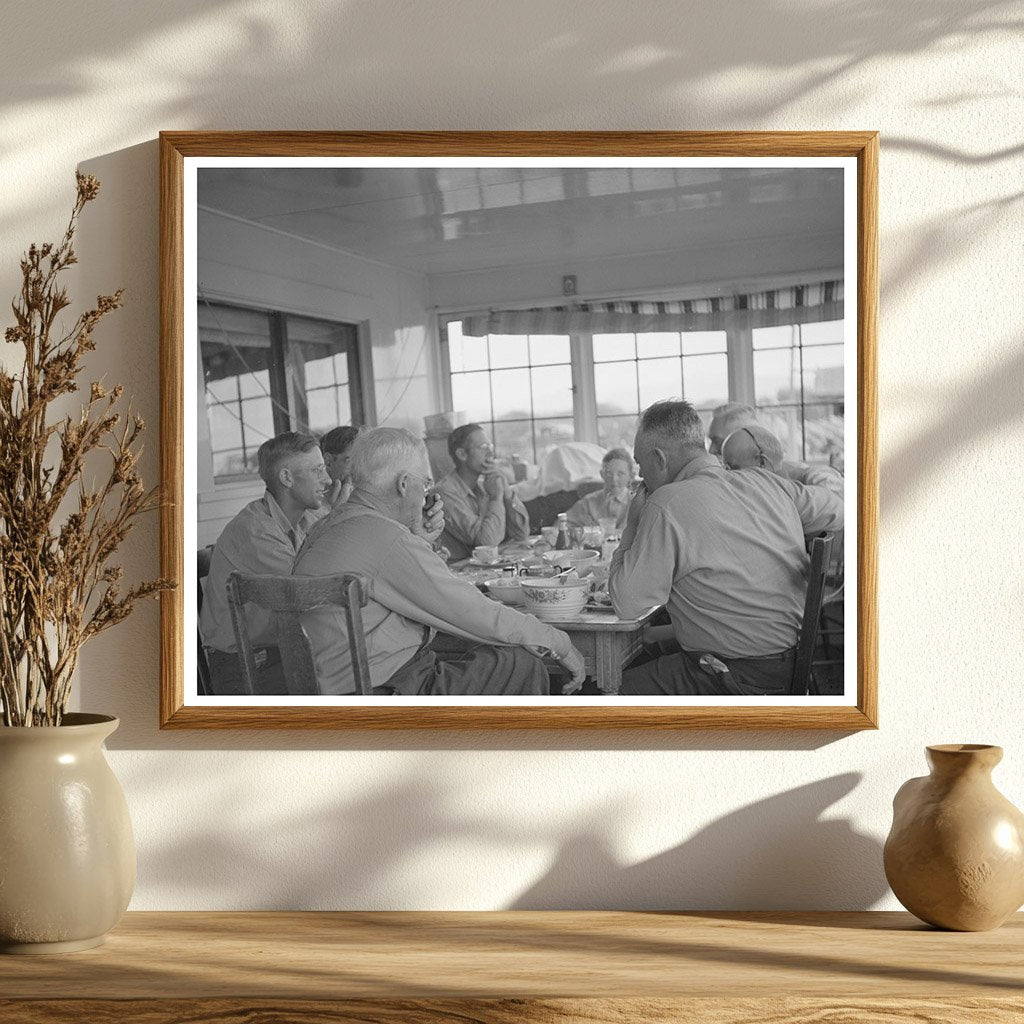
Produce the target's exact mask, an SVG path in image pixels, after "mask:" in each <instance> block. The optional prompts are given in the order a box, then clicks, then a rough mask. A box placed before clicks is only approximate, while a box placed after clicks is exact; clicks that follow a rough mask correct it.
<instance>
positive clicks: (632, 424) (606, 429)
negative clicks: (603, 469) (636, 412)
mask: <svg viewBox="0 0 1024 1024" xmlns="http://www.w3.org/2000/svg"><path fill="white" fill-rule="evenodd" d="M635 435H636V417H635V416H600V417H598V420H597V443H598V444H599V445H600V446H601V447H602V448H625V449H626V451H627V452H632V450H633V438H634V436H635Z"/></svg>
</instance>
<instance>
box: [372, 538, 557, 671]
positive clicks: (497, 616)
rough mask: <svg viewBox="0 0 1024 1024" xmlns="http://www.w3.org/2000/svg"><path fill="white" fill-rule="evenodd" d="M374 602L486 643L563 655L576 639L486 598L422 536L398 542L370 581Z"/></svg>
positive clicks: (434, 627) (464, 636) (448, 631)
mask: <svg viewBox="0 0 1024 1024" xmlns="http://www.w3.org/2000/svg"><path fill="white" fill-rule="evenodd" d="M371 587H372V595H371V596H372V597H373V600H375V601H377V602H378V603H380V604H382V605H384V606H385V607H386V608H389V609H391V610H392V611H394V612H397V613H398V614H399V615H403V616H405V617H406V618H409V619H413V620H415V621H417V622H422V623H424V624H425V625H427V626H430V627H431V628H433V629H438V630H441V631H442V632H445V633H453V634H454V635H456V636H461V637H463V638H465V639H466V640H475V641H478V642H481V643H490V644H506V645H510V646H516V645H522V646H526V647H540V648H543V649H545V650H548V651H551V652H552V653H553V654H554V655H555V656H556V657H564V655H565V654H566V653H567V652H568V650H569V647H570V646H571V642H570V640H569V637H568V636H567V635H566V634H565V633H563V632H562V631H561V630H559V629H555V628H554V627H553V626H549V625H548V624H547V623H544V622H541V621H540V620H539V619H536V618H534V617H533V616H532V615H525V614H523V613H522V612H518V611H516V610H515V609H514V608H510V607H509V606H508V605H504V604H501V603H500V602H498V601H492V600H490V599H489V598H487V597H484V595H483V594H481V593H480V591H479V590H477V589H476V587H475V586H473V585H472V584H471V583H469V582H468V581H466V580H461V579H459V578H458V577H457V576H453V575H452V573H451V571H450V570H449V569H448V567H447V566H446V565H445V564H444V562H442V561H441V559H440V558H438V556H437V555H436V554H435V553H434V552H433V551H432V550H431V549H430V546H429V545H428V544H427V543H426V542H425V541H423V540H422V539H421V538H419V537H410V538H409V539H408V540H406V541H405V542H404V543H398V544H395V545H394V546H393V547H392V549H391V551H390V552H389V554H388V557H387V559H386V561H385V563H384V564H383V565H382V566H381V569H380V571H379V572H378V573H377V575H375V577H374V578H373V581H372V583H371Z"/></svg>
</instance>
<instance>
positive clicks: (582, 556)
mask: <svg viewBox="0 0 1024 1024" xmlns="http://www.w3.org/2000/svg"><path fill="white" fill-rule="evenodd" d="M600 557H601V552H600V551H587V550H586V549H584V548H570V549H568V550H566V551H545V552H544V560H545V561H546V562H550V563H551V564H552V565H560V566H561V567H562V568H563V569H570V568H571V569H575V570H576V571H577V572H579V573H584V572H586V571H587V570H588V569H589V568H590V567H591V566H592V565H593V564H594V563H595V562H597V561H598V560H599V559H600Z"/></svg>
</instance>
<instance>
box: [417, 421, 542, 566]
mask: <svg viewBox="0 0 1024 1024" xmlns="http://www.w3.org/2000/svg"><path fill="white" fill-rule="evenodd" d="M448 454H449V455H451V457H452V462H454V463H455V468H454V469H453V470H452V471H451V472H450V473H449V474H448V475H447V476H445V477H444V478H443V479H442V480H440V481H439V482H438V484H437V493H438V494H440V495H441V498H442V500H443V501H444V520H445V525H444V533H442V534H441V543H442V544H443V545H444V546H445V547H446V548H447V549H448V551H449V553H450V557H451V558H452V559H453V560H458V559H460V558H469V556H470V555H471V554H472V553H473V548H475V547H476V546H477V545H481V544H486V545H495V546H497V545H499V544H502V543H503V542H505V541H508V540H525V539H526V538H527V537H528V536H529V535H530V517H529V514H528V513H527V511H526V507H525V506H524V505H523V503H522V501H520V500H519V498H518V497H517V496H516V494H515V492H514V491H513V490H512V487H511V485H510V484H509V482H508V480H506V479H505V477H504V476H503V475H502V474H501V472H500V471H499V470H498V467H497V466H495V464H494V447H493V446H492V445H491V443H490V442H489V441H488V440H487V435H486V434H485V433H484V431H483V428H482V427H480V426H479V425H478V424H476V423H466V424H465V425H464V426H461V427H456V428H455V430H453V431H452V432H451V434H450V435H449V437H448Z"/></svg>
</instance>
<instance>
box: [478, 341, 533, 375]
mask: <svg viewBox="0 0 1024 1024" xmlns="http://www.w3.org/2000/svg"><path fill="white" fill-rule="evenodd" d="M488 342H489V344H490V349H491V366H492V367H494V366H526V365H528V363H529V362H530V352H529V347H528V345H527V337H526V335H525V334H492V335H490V337H489V338H488Z"/></svg>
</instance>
